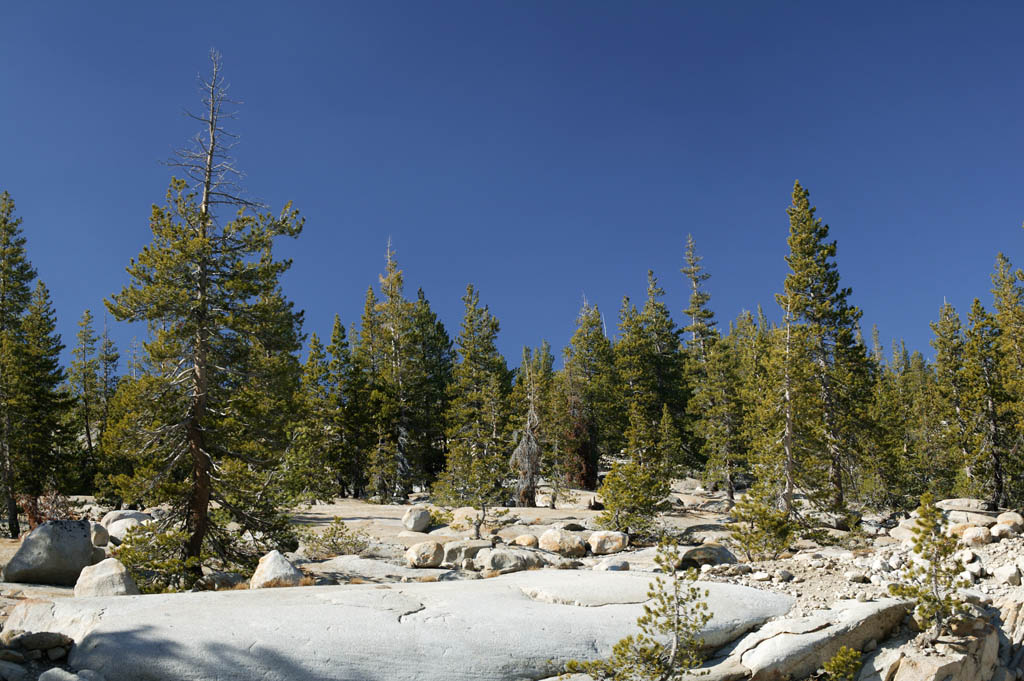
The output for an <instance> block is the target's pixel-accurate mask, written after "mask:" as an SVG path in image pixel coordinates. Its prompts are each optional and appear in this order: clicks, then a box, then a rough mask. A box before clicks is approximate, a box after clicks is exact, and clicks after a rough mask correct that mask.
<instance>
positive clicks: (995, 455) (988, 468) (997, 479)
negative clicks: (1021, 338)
mask: <svg viewBox="0 0 1024 681" xmlns="http://www.w3.org/2000/svg"><path fill="white" fill-rule="evenodd" d="M967 320H968V322H969V324H970V326H969V327H968V329H967V333H966V337H965V344H964V367H965V373H966V376H965V378H966V384H967V401H968V403H969V404H970V405H971V422H972V424H973V428H972V431H973V432H972V437H971V448H970V449H971V452H972V453H973V454H974V462H973V464H974V470H975V471H976V473H977V475H978V477H979V478H981V485H980V489H979V490H978V491H979V493H980V494H984V495H986V496H987V497H988V498H989V499H991V501H992V503H993V504H994V505H995V507H996V508H1001V507H1004V506H1009V500H1010V497H1011V495H1010V489H1009V488H1008V487H1009V486H1008V484H1007V481H1008V480H1009V479H1010V473H1018V471H1019V467H1016V468H1018V470H1014V468H1015V466H1014V464H1015V463H1016V462H1014V461H1012V458H1011V456H1010V452H1011V450H1012V444H1011V443H1012V426H1011V424H1010V422H1009V420H1008V419H1007V416H1006V413H1005V408H1004V407H1005V404H1006V403H1007V397H1006V391H1005V388H1004V386H1003V376H1002V375H1001V373H1000V366H999V354H998V346H999V330H998V329H997V328H996V322H995V318H994V317H993V315H992V314H990V313H989V312H988V311H987V310H986V309H985V307H984V306H983V305H982V304H981V301H979V300H978V299H977V298H975V299H974V303H973V304H972V305H971V311H970V313H969V314H968V316H967Z"/></svg>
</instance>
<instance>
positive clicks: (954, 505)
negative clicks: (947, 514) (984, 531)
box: [935, 498, 994, 512]
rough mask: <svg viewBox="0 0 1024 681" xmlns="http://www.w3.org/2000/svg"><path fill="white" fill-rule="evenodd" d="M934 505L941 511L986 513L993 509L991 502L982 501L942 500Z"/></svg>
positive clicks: (963, 499)
mask: <svg viewBox="0 0 1024 681" xmlns="http://www.w3.org/2000/svg"><path fill="white" fill-rule="evenodd" d="M935 505H936V506H937V507H938V508H940V509H942V510H943V511H972V512H979V511H981V512H987V511H992V510H993V509H994V507H993V506H992V502H990V501H984V500H982V499H965V498H957V499H943V500H942V501H936V502H935Z"/></svg>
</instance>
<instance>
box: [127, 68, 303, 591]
mask: <svg viewBox="0 0 1024 681" xmlns="http://www.w3.org/2000/svg"><path fill="white" fill-rule="evenodd" d="M212 57H213V74H212V76H211V78H210V79H209V80H207V81H204V82H203V83H202V90H203V94H204V100H203V103H204V112H203V113H202V114H201V115H199V116H196V118H198V119H199V120H201V121H202V122H203V124H204V130H203V132H202V133H201V134H200V135H198V136H197V138H196V143H197V147H196V148H195V149H191V150H187V151H185V152H183V153H181V154H180V155H179V162H180V165H181V166H182V167H183V168H184V169H185V174H186V175H187V176H188V177H190V178H192V179H193V180H194V181H195V182H196V189H189V188H188V184H187V183H186V181H185V180H180V179H173V180H172V181H171V186H170V189H169V190H168V192H167V203H166V205H164V206H154V207H153V211H152V216H151V218H150V228H151V230H152V233H153V241H152V243H151V244H150V245H149V246H147V247H146V248H145V249H144V250H143V251H142V252H141V253H140V254H139V256H138V258H137V259H136V260H133V261H132V262H131V264H130V265H129V267H128V274H129V276H130V278H131V281H130V283H129V284H128V285H127V286H125V287H124V288H123V289H122V290H121V292H120V293H118V294H115V295H114V296H112V297H111V298H110V299H109V300H108V301H107V307H108V309H109V311H110V313H111V314H112V315H113V316H114V317H115V319H117V320H119V321H132V322H146V323H147V324H148V325H149V328H150V340H149V342H147V343H146V344H145V346H144V350H145V353H146V356H147V357H146V362H145V363H146V366H147V368H148V369H149V372H150V373H149V375H147V376H145V377H141V376H140V378H139V379H138V381H139V382H140V385H139V386H138V387H139V388H140V390H139V391H138V392H139V393H141V394H136V396H137V397H139V398H142V399H140V401H139V402H137V403H135V404H134V405H130V406H129V407H128V409H127V414H125V415H124V416H125V417H126V420H127V421H128V422H129V423H135V424H138V425H141V426H142V427H143V428H144V430H145V432H146V435H147V436H146V437H144V438H142V440H143V442H144V443H145V445H146V446H144V447H143V448H142V449H140V450H138V451H137V452H135V455H136V457H137V458H139V459H142V461H139V462H138V463H139V465H136V466H135V468H134V475H133V480H131V484H129V485H128V486H127V488H126V489H125V493H126V494H128V495H134V496H135V499H133V500H136V501H141V500H144V501H145V502H147V503H167V504H169V505H170V506H171V507H172V512H171V513H170V514H169V515H168V517H167V520H166V521H165V524H166V525H167V526H168V529H170V527H171V526H173V525H176V524H180V526H182V527H183V529H184V530H185V531H186V532H187V533H188V541H187V542H186V545H185V547H184V550H183V553H184V557H185V558H186V559H192V558H203V557H205V556H206V555H208V554H214V555H217V556H219V557H221V558H223V559H225V560H233V561H242V562H249V561H251V560H253V559H254V557H255V556H256V555H258V554H259V553H261V552H264V551H265V550H266V549H267V548H269V547H276V546H285V545H287V543H288V542H289V541H290V540H291V536H290V532H289V531H288V530H287V528H286V525H285V524H283V523H282V516H281V515H280V512H279V510H278V509H276V508H272V506H273V505H274V502H276V501H277V500H278V499H277V490H279V489H280V487H281V485H282V480H281V473H280V471H281V467H280V453H281V452H283V450H284V448H283V446H282V442H283V440H284V433H283V432H281V431H282V424H283V422H284V421H285V420H286V417H287V416H288V412H285V413H283V414H281V413H276V412H275V410H276V409H279V408H280V407H281V406H282V405H290V404H291V401H292V400H293V398H294V396H295V395H296V393H297V388H298V385H297V380H298V376H299V368H300V367H299V364H298V360H297V358H296V357H295V353H296V352H297V349H298V347H297V343H298V341H299V339H300V332H299V329H300V327H301V321H302V318H301V313H296V312H294V311H293V310H292V308H291V305H290V304H289V303H287V302H286V301H285V300H284V298H283V297H282V296H281V294H280V290H279V286H278V281H279V280H280V277H281V275H282V274H283V273H284V272H285V271H286V270H287V269H288V268H289V266H290V264H291V263H290V261H288V260H278V259H275V258H274V256H273V250H272V249H273V244H274V242H275V241H276V240H277V239H278V238H279V237H284V236H287V237H296V236H298V234H299V233H300V232H301V230H302V221H301V220H300V219H299V216H298V213H297V212H296V211H294V210H293V209H292V208H291V207H290V206H286V207H285V209H284V210H283V211H282V212H281V213H280V214H279V215H276V216H275V215H273V214H271V213H259V212H255V211H251V210H247V209H249V208H251V207H252V206H253V204H252V203H251V202H249V201H246V200H245V199H243V198H241V197H240V194H239V192H238V190H237V189H235V187H234V185H233V184H232V180H233V175H234V174H235V173H234V165H233V163H232V161H231V160H230V159H229V158H228V157H227V151H228V149H229V147H230V144H227V141H228V140H230V139H231V138H230V133H228V132H227V131H226V130H225V129H224V127H223V125H224V119H225V118H226V117H230V116H229V115H228V114H227V112H225V111H224V109H223V107H224V105H225V103H226V102H227V99H226V94H225V93H226V86H225V84H224V82H223V75H222V73H221V69H220V59H219V55H216V54H215V53H214V54H213V55H212ZM219 205H228V206H230V210H231V212H233V213H234V217H233V219H231V220H228V221H225V220H221V219H220V217H219V215H218V211H217V210H216V208H217V206H219ZM236 210H237V212H235V211H236ZM145 398H149V399H145ZM247 400H248V401H247ZM253 417H260V418H262V417H269V421H268V422H266V423H263V422H261V421H249V420H247V419H250V418H253ZM279 446H281V449H279V450H278V449H277V447H279ZM153 462H160V463H159V464H156V465H153ZM215 472H216V473H215ZM260 486H262V489H260V490H258V491H256V492H253V493H252V495H251V496H248V493H249V492H250V490H252V489H253V487H260ZM211 504H216V505H217V508H218V512H217V513H216V514H211ZM229 518H230V520H231V521H233V522H237V523H238V524H240V525H241V526H242V527H243V528H245V529H247V530H250V532H251V533H252V536H253V537H256V538H257V541H255V542H252V543H250V544H245V543H242V542H239V541H238V534H237V533H232V532H230V531H229V530H228V529H227V524H228V523H227V522H226V521H227V520H228V519H229ZM195 570H196V571H197V570H198V568H196V569H195Z"/></svg>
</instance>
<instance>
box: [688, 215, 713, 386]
mask: <svg viewBox="0 0 1024 681" xmlns="http://www.w3.org/2000/svg"><path fill="white" fill-rule="evenodd" d="M685 257H686V267H684V268H683V269H682V273H683V274H684V275H685V276H686V279H687V281H688V282H689V283H690V306H689V307H687V308H686V309H685V310H683V314H685V315H686V316H687V317H689V318H690V323H689V324H688V325H687V326H685V327H683V334H684V335H688V337H687V339H686V343H687V350H688V351H689V352H690V355H691V359H692V360H693V361H695V362H696V363H697V364H698V366H702V365H703V364H705V363H706V362H707V360H708V354H709V352H710V350H711V346H712V345H713V344H714V342H715V341H716V340H717V339H718V332H717V331H715V314H714V313H713V312H712V311H711V310H710V309H708V303H709V302H710V301H711V295H710V294H709V293H708V292H707V291H705V290H704V289H703V287H702V284H703V283H704V282H705V281H707V280H708V279H710V278H711V275H710V274H708V273H707V272H705V271H704V268H703V267H701V264H700V263H701V260H703V258H701V257H700V256H699V255H697V244H696V243H694V241H693V235H692V234H687V235H686V255H685ZM697 380H700V377H698V379H697Z"/></svg>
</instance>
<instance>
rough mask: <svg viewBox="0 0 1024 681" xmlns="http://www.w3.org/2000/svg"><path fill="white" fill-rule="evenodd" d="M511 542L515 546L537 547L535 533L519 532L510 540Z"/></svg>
mask: <svg viewBox="0 0 1024 681" xmlns="http://www.w3.org/2000/svg"><path fill="white" fill-rule="evenodd" d="M512 543H513V544H515V545H516V546H525V547H527V548H531V549H535V548H537V545H538V542H537V535H535V534H521V535H519V536H518V537H516V538H515V539H513V540H512Z"/></svg>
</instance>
